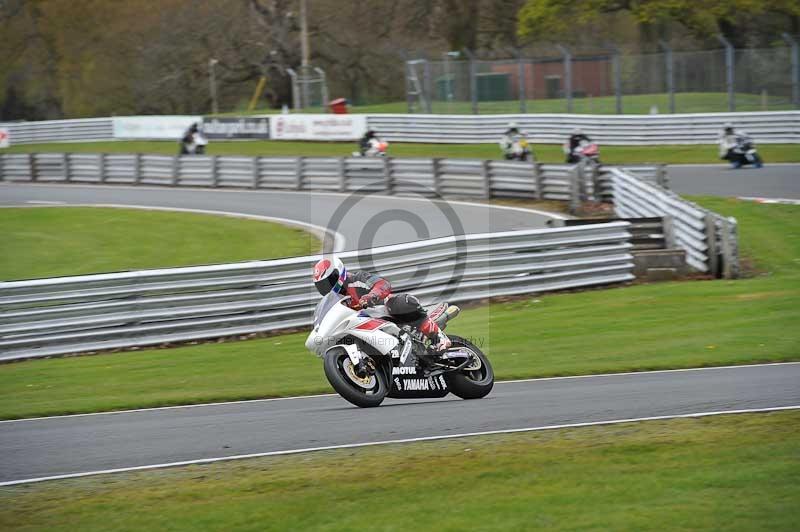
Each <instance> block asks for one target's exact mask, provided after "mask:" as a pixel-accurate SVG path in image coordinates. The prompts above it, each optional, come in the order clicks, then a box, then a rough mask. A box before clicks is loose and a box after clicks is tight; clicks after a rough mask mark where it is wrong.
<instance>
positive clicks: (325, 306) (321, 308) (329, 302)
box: [314, 291, 345, 327]
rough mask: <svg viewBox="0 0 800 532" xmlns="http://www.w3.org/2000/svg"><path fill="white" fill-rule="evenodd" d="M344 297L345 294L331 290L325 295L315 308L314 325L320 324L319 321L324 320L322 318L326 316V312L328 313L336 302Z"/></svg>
mask: <svg viewBox="0 0 800 532" xmlns="http://www.w3.org/2000/svg"><path fill="white" fill-rule="evenodd" d="M344 298H345V296H343V295H341V294H337V293H336V292H330V291H329V292H328V294H327V295H326V296H325V297H323V298H322V299H321V300H320V302H319V303H317V308H316V309H314V327H316V326H317V325H319V322H321V321H322V318H324V317H325V314H327V313H328V312H329V311H330V310H331V309H332V308H333V307H334V306H335V305H336V304H338V303H339V302H340V301H341V300H343V299H344Z"/></svg>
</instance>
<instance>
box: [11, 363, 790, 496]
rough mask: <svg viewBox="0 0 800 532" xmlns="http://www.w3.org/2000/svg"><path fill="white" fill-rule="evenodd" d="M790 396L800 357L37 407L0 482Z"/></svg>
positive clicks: (776, 402) (17, 435)
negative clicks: (401, 391)
mask: <svg viewBox="0 0 800 532" xmlns="http://www.w3.org/2000/svg"><path fill="white" fill-rule="evenodd" d="M266 370H268V369H265V371H266ZM320 371H322V368H321V367H320ZM797 405H800V363H785V364H768V365H758V366H740V367H725V368H706V369H699V370H677V371H661V372H646V373H629V374H620V375H602V376H590V377H572V378H570V377H567V378H555V379H538V380H527V381H516V382H508V383H498V384H497V385H496V387H495V389H494V390H493V391H492V393H491V394H490V395H489V396H487V397H486V398H484V399H481V400H476V401H463V400H461V399H458V398H455V397H453V396H447V397H445V398H442V399H431V400H387V401H386V402H385V403H384V405H383V406H381V407H379V408H373V409H359V408H356V407H354V406H352V405H350V404H349V403H346V402H345V401H344V400H343V399H341V398H340V397H338V396H335V395H326V396H312V397H304V398H293V399H284V400H263V401H247V402H238V403H227V404H216V405H202V406H194V407H176V408H163V409H152V410H139V411H132V412H120V413H110V414H94V415H84V416H65V417H51V418H39V419H33V420H19V421H9V422H2V423H0V483H9V482H14V481H20V480H30V479H42V478H47V477H53V476H60V475H76V474H77V475H79V474H81V473H87V472H98V471H104V470H113V469H125V468H136V467H140V468H141V467H147V466H155V465H157V466H160V467H164V466H166V465H175V463H176V462H193V461H202V460H205V461H214V460H215V459H225V458H228V459H230V458H233V457H243V456H242V455H253V454H262V453H276V452H281V451H284V452H285V451H294V450H299V449H315V448H320V447H328V446H341V445H352V444H363V443H370V442H383V441H387V440H407V439H419V438H430V437H436V436H445V437H446V436H454V435H463V434H469V433H476V432H489V431H509V430H514V429H525V428H536V427H549V426H553V425H564V424H574V423H593V422H605V421H612V420H621V419H635V418H647V417H656V416H679V415H685V414H695V413H703V412H726V411H736V410H742V409H768V408H779V407H791V406H797Z"/></svg>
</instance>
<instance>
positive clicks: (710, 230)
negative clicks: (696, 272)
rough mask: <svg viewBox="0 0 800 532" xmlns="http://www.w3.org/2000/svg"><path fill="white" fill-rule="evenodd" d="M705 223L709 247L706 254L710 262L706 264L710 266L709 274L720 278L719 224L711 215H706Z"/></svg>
mask: <svg viewBox="0 0 800 532" xmlns="http://www.w3.org/2000/svg"><path fill="white" fill-rule="evenodd" d="M705 222H706V246H708V249H707V250H706V254H707V255H708V260H707V262H706V264H707V265H708V273H709V274H711V275H713V276H714V277H718V276H719V274H720V271H719V249H718V247H717V223H716V221H715V220H714V216H712V215H711V214H706V216H705Z"/></svg>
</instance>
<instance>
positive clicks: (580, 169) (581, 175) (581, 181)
mask: <svg viewBox="0 0 800 532" xmlns="http://www.w3.org/2000/svg"><path fill="white" fill-rule="evenodd" d="M575 174H576V180H577V182H578V187H577V188H578V199H579V201H586V200H587V199H588V196H589V195H588V193H587V192H586V161H581V162H579V163H578V164H577V165H576V166H575Z"/></svg>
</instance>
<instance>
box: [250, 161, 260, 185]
mask: <svg viewBox="0 0 800 532" xmlns="http://www.w3.org/2000/svg"><path fill="white" fill-rule="evenodd" d="M251 171H252V172H253V174H252V176H253V181H252V182H251V183H250V187H251V188H258V185H259V184H260V183H259V182H260V181H261V175H260V173H259V171H258V157H253V167H252V169H251Z"/></svg>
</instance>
